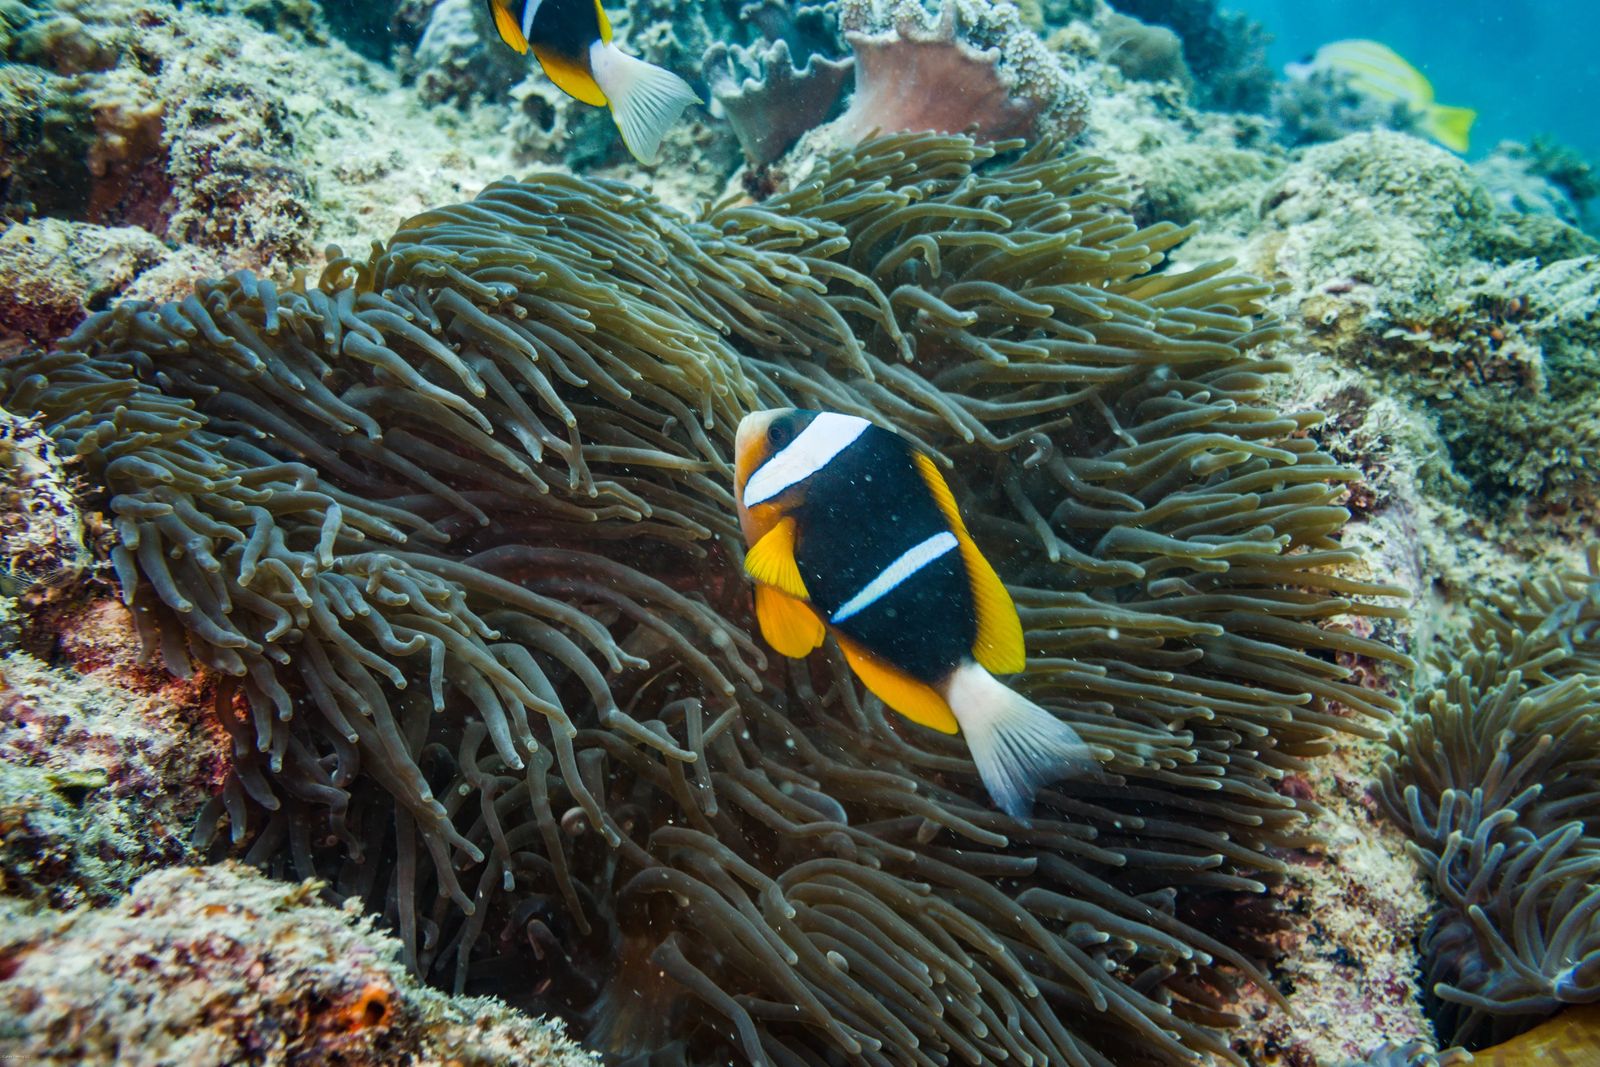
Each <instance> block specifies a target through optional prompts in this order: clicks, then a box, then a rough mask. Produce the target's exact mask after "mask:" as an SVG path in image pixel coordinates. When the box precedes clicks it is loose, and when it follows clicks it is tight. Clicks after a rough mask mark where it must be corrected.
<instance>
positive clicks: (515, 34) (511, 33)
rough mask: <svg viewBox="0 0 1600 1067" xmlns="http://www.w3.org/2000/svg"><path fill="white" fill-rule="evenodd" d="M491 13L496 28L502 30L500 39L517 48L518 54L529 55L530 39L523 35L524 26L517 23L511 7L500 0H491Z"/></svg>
mask: <svg viewBox="0 0 1600 1067" xmlns="http://www.w3.org/2000/svg"><path fill="white" fill-rule="evenodd" d="M489 13H490V14H491V15H493V16H494V28H495V29H496V30H498V31H500V39H501V40H502V41H504V42H505V43H506V44H508V45H510V46H511V47H512V48H514V49H516V51H517V54H518V55H527V54H528V39H527V38H526V37H524V36H523V35H522V27H521V26H519V25H517V20H516V17H515V16H514V15H512V14H511V9H510V8H508V7H506V6H505V5H504V4H502V3H501V2H500V0H489Z"/></svg>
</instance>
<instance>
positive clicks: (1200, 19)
mask: <svg viewBox="0 0 1600 1067" xmlns="http://www.w3.org/2000/svg"><path fill="white" fill-rule="evenodd" d="M1111 6H1112V7H1114V8H1116V9H1117V10H1118V11H1121V12H1123V13H1124V14H1127V15H1132V16H1133V17H1134V18H1136V19H1139V20H1140V21H1141V22H1145V23H1149V24H1150V25H1153V26H1165V27H1167V28H1169V29H1171V30H1172V31H1173V32H1175V33H1176V34H1177V35H1178V37H1179V38H1180V39H1181V40H1182V41H1183V55H1184V60H1185V62H1186V64H1187V66H1188V69H1189V70H1190V71H1191V72H1192V73H1193V75H1194V79H1195V82H1196V90H1197V91H1196V103H1198V104H1199V105H1200V106H1202V107H1206V108H1213V109H1216V110H1220V111H1253V112H1262V111H1265V110H1266V109H1267V104H1268V101H1269V99H1270V97H1271V93H1272V84H1273V75H1272V70H1271V68H1269V67H1268V66H1267V43H1268V41H1269V40H1270V38H1269V37H1268V36H1267V33H1266V31H1265V30H1264V29H1263V28H1262V27H1261V26H1260V24H1259V23H1256V22H1254V21H1252V20H1251V19H1249V18H1248V17H1246V16H1244V15H1241V14H1238V13H1237V12H1231V11H1223V10H1222V9H1221V7H1220V5H1219V4H1218V3H1217V0H1112V3H1111Z"/></svg>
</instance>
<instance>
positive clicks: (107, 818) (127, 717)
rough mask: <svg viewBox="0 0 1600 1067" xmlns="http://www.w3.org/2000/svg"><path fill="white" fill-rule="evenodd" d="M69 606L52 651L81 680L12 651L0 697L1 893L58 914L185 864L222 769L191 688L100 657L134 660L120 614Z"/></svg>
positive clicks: (112, 607) (222, 756)
mask: <svg viewBox="0 0 1600 1067" xmlns="http://www.w3.org/2000/svg"><path fill="white" fill-rule="evenodd" d="M76 610H77V612H78V614H79V615H80V617H79V619H78V621H77V623H76V624H75V626H74V628H73V632H72V634H71V635H70V637H68V638H67V642H66V643H65V644H64V646H63V647H61V648H59V649H56V650H54V651H55V655H56V656H57V657H63V658H65V659H67V660H68V661H69V662H71V661H74V660H75V661H77V662H78V663H79V664H81V666H82V667H83V669H84V670H86V671H88V673H81V672H80V671H79V670H75V669H73V668H72V667H71V666H60V667H51V666H46V665H45V664H44V663H42V662H41V661H39V660H38V659H36V658H34V657H33V656H31V655H29V654H27V653H25V652H19V651H12V652H10V654H9V655H8V656H7V657H6V660H5V665H4V689H3V691H0V895H3V896H5V897H9V898H20V899H24V900H29V901H36V902H38V903H41V904H46V905H49V906H51V907H58V908H59V907H68V906H72V905H76V904H83V903H105V902H107V901H109V900H111V899H112V898H113V897H115V896H116V895H118V894H120V893H122V892H124V891H126V890H127V888H128V887H129V886H130V885H131V884H132V883H133V881H134V880H135V879H136V878H138V877H139V876H140V875H142V874H144V873H145V872H146V871H149V870H151V869H153V868H155V867H159V866H165V865H169V864H172V863H176V862H181V861H183V860H185V859H188V858H190V856H191V853H190V851H189V838H190V836H191V833H192V827H193V825H194V821H195V817H196V815H197V814H198V812H199V810H200V808H201V806H202V805H203V804H204V802H205V800H206V798H207V797H208V796H209V795H210V794H211V793H212V792H213V791H214V790H215V789H216V788H217V786H218V785H219V784H220V782H221V780H222V779H223V777H224V776H225V775H226V773H227V770H228V762H227V749H226V747H225V741H224V739H223V738H221V737H220V736H218V734H219V733H220V731H218V730H217V728H216V725H215V723H213V722H212V721H211V717H210V710H211V705H210V703H209V702H207V701H206V700H205V699H204V698H203V695H202V694H201V693H200V692H198V691H197V689H196V687H193V686H184V685H181V684H173V683H171V682H169V681H168V680H167V679H165V678H161V677H160V676H152V675H149V674H146V673H143V672H137V673H134V674H132V675H130V674H129V673H128V672H127V671H126V670H122V669H118V668H116V667H113V666H112V664H111V663H110V662H109V661H112V660H114V659H117V658H119V653H120V658H121V659H122V661H123V662H132V661H133V660H134V659H135V658H136V657H137V654H138V645H137V641H136V639H135V638H134V636H133V634H132V631H131V628H130V627H129V626H128V625H127V623H126V621H124V620H123V619H122V618H120V616H121V615H122V614H123V612H122V609H121V606H120V605H117V604H115V603H113V602H104V601H102V602H98V603H96V604H94V605H91V606H89V607H88V608H86V609H85V608H83V607H81V606H80V607H78V608H77V609H76ZM97 663H98V664H99V665H100V666H99V669H96V670H88V669H89V668H90V667H94V666H96V664H97Z"/></svg>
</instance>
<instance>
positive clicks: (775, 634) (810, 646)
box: [756, 585, 827, 659]
mask: <svg viewBox="0 0 1600 1067" xmlns="http://www.w3.org/2000/svg"><path fill="white" fill-rule="evenodd" d="M756 621H757V622H758V623H760V624H761V636H762V637H764V638H766V640H767V644H769V645H771V646H772V648H773V650H774V651H775V652H777V653H778V654H779V655H780V656H788V657H789V658H790V659H803V658H805V657H806V656H809V655H810V654H811V653H812V652H813V651H815V650H816V649H817V648H818V647H819V646H820V645H821V644H822V639H823V637H825V636H826V635H827V631H826V630H824V629H823V626H822V620H821V619H819V618H817V613H816V612H815V611H813V610H811V605H810V604H807V603H805V602H804V601H802V600H796V599H795V598H794V597H792V596H790V595H789V594H788V593H785V592H783V591H782V590H781V589H777V588H775V587H773V586H770V585H758V586H756Z"/></svg>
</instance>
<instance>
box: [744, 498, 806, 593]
mask: <svg viewBox="0 0 1600 1067" xmlns="http://www.w3.org/2000/svg"><path fill="white" fill-rule="evenodd" d="M794 538H795V522H794V519H792V518H787V519H781V520H779V522H778V524H777V525H776V526H774V527H773V528H772V529H770V530H768V531H767V532H766V533H765V534H763V535H762V537H761V540H759V541H757V542H756V543H755V544H754V545H752V546H751V547H750V551H749V552H748V553H746V555H745V557H744V570H745V573H746V574H748V575H749V576H750V577H752V578H754V579H755V580H756V581H758V582H761V583H763V584H764V585H770V586H775V587H777V588H778V589H781V590H782V591H783V592H785V593H787V594H789V595H790V596H792V597H794V598H795V599H796V600H810V599H811V594H810V593H809V592H807V591H806V583H805V579H803V578H801V577H800V565H799V564H798V563H796V562H795V561H794Z"/></svg>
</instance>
